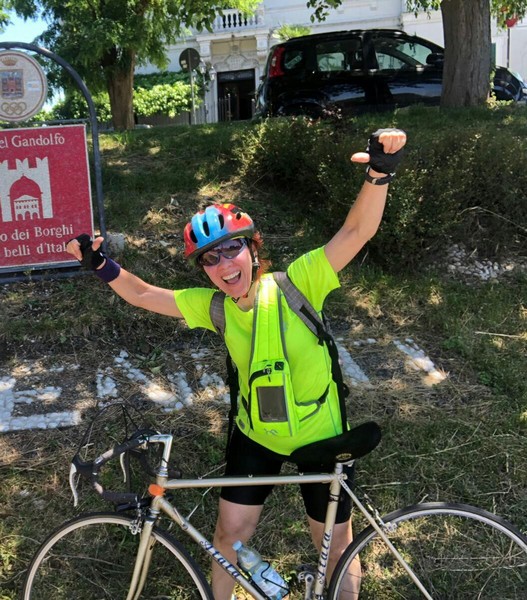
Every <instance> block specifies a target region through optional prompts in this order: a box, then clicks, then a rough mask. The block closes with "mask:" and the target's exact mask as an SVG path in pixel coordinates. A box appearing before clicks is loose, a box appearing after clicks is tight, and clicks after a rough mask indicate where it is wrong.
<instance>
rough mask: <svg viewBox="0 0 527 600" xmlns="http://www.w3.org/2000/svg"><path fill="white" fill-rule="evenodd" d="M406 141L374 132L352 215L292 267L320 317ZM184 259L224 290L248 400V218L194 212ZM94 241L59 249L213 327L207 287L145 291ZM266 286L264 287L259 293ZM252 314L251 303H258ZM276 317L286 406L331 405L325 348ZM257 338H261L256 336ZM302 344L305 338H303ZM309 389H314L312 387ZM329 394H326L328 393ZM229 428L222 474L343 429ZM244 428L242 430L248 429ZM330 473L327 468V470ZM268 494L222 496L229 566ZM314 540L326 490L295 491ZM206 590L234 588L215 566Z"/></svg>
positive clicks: (271, 468)
mask: <svg viewBox="0 0 527 600" xmlns="http://www.w3.org/2000/svg"><path fill="white" fill-rule="evenodd" d="M405 143H406V134H405V133H404V132H403V131H401V130H397V129H383V130H379V131H377V132H375V133H374V134H373V135H372V136H371V137H370V140H369V144H368V148H367V152H365V153H364V152H358V153H355V154H353V156H352V157H351V160H352V162H358V163H369V164H368V167H367V170H366V181H365V183H364V185H363V186H362V188H361V191H360V193H359V195H358V197H357V199H356V201H355V203H354V204H353V206H352V207H351V209H350V211H349V213H348V215H347V217H346V219H345V221H344V224H343V225H342V227H341V228H340V229H339V230H338V231H337V233H336V234H335V235H334V236H333V237H332V238H331V240H330V241H329V242H328V243H327V244H326V245H325V246H324V247H322V248H318V249H316V250H314V251H312V252H309V253H307V254H306V255H304V256H302V257H300V258H299V259H297V260H295V261H294V262H293V263H292V264H291V265H290V266H289V268H288V270H287V273H288V275H289V277H290V279H291V280H292V281H293V283H294V284H295V285H296V287H297V288H298V289H300V291H301V292H302V293H303V294H304V295H305V296H306V297H307V299H308V300H309V302H310V303H311V304H312V305H313V307H314V308H315V309H316V310H317V311H320V310H321V309H322V305H323V302H324V300H325V298H326V296H327V294H328V293H329V292H330V291H331V290H333V289H335V288H337V287H338V286H339V282H338V278H337V275H336V274H337V273H338V272H339V271H341V270H342V269H343V268H344V267H345V266H346V265H347V264H348V263H349V262H350V261H351V260H352V259H353V258H354V257H355V256H356V254H357V253H358V252H359V250H360V249H361V248H362V247H363V246H364V244H365V243H366V242H367V241H368V240H369V239H370V238H371V237H372V236H373V235H374V234H375V233H376V231H377V229H378V227H379V224H380V222H381V218H382V214H383V211H384V206H385V202H386V197H387V184H388V183H389V182H390V181H391V179H392V178H393V175H394V171H395V168H396V166H397V164H398V163H399V161H400V160H401V157H402V148H403V146H404V145H405ZM184 237H185V255H186V256H187V257H188V258H190V259H193V260H195V261H196V262H197V264H198V265H200V266H201V267H202V269H203V270H204V272H205V274H206V275H207V277H208V278H209V280H210V282H211V283H212V284H213V285H214V286H215V287H216V288H218V289H219V290H220V291H222V292H224V294H225V295H226V300H225V302H224V310H225V319H226V323H227V325H226V330H225V342H226V344H227V347H228V349H229V352H230V354H231V356H232V359H233V361H234V363H235V364H236V366H237V368H238V374H239V384H240V394H241V398H242V399H243V398H247V395H248V394H249V393H250V389H249V388H250V386H249V381H248V380H249V377H248V373H249V367H250V364H249V363H250V356H251V343H252V344H253V346H254V341H253V340H252V337H253V324H254V323H255V322H256V321H255V320H254V315H253V313H255V312H260V309H259V310H258V311H254V310H253V309H254V307H255V303H256V302H259V300H257V298H258V296H257V293H258V290H259V288H261V287H262V283H263V281H265V278H264V279H262V271H263V269H262V267H261V265H260V262H259V258H258V250H259V248H260V246H261V238H260V236H259V235H258V234H255V231H254V224H253V221H252V219H251V218H250V217H249V216H248V215H247V214H246V213H244V212H243V211H242V210H240V209H238V208H237V207H235V206H233V205H231V204H228V205H214V206H210V207H207V209H205V210H204V211H200V212H199V213H197V214H196V215H194V217H193V218H192V220H191V222H190V223H188V224H187V226H186V227H185V234H184ZM102 242H103V238H101V237H98V238H97V239H95V240H94V241H93V243H92V241H91V240H90V238H89V237H88V236H87V235H82V236H79V237H78V238H75V239H73V240H71V241H70V242H68V244H67V251H68V252H69V253H70V254H72V255H73V256H75V257H76V258H77V259H78V260H80V261H81V262H83V264H87V265H88V266H90V267H91V268H92V269H93V270H94V271H95V272H96V274H97V275H98V276H99V277H100V278H101V279H102V280H103V281H105V282H107V283H109V285H110V287H111V288H112V289H113V290H114V291H115V292H116V293H117V294H118V295H119V296H121V297H122V298H124V300H126V301H127V302H129V303H130V304H133V305H134V306H138V307H141V308H145V309H147V310H150V311H153V312H156V313H160V314H163V315H168V316H171V317H179V318H183V319H185V320H186V322H187V324H188V325H189V326H190V327H205V328H208V329H211V330H213V331H214V330H215V329H214V325H213V324H212V321H211V318H210V304H211V301H212V296H213V295H214V290H213V289H205V288H194V289H188V290H177V291H175V292H174V291H173V290H168V289H162V288H158V287H155V286H153V285H150V284H148V283H146V282H144V281H142V280H141V279H139V278H138V277H136V276H134V275H132V274H131V273H129V272H128V271H126V270H125V269H123V268H121V267H120V265H118V264H117V263H116V262H114V261H113V260H111V259H109V258H106V257H105V256H104V254H102V252H100V250H99V248H100V246H101V244H102ZM264 287H265V286H264ZM258 306H259V304H258ZM282 310H283V311H284V312H285V316H284V319H285V321H286V324H285V331H286V333H285V334H284V335H285V344H284V345H285V346H286V347H287V356H288V367H289V368H290V371H291V381H292V388H293V390H294V397H295V400H299V404H301V403H302V401H303V400H309V399H312V398H318V397H319V396H320V394H326V396H327V397H326V396H324V401H323V405H324V407H331V405H332V403H333V405H334V401H335V398H334V397H333V396H332V395H334V393H335V391H334V389H333V388H332V389H330V390H329V391H327V390H326V391H324V389H323V387H322V388H321V387H320V381H319V380H324V383H323V386H324V385H326V382H327V380H328V378H331V373H330V372H331V366H330V361H329V360H328V356H327V354H324V353H325V352H326V349H325V348H324V347H321V346H320V345H319V344H318V343H317V340H316V339H315V338H314V336H312V334H310V333H308V330H307V327H305V325H304V324H303V323H302V322H301V321H300V320H299V319H298V317H296V315H291V311H288V309H287V305H285V306H283V309H282ZM256 333H258V335H260V336H262V332H256ZM309 336H311V338H309ZM317 386H318V389H317ZM328 387H329V386H328ZM239 409H240V413H239V414H238V417H237V420H236V424H237V427H236V428H235V431H234V433H233V435H232V438H231V440H230V443H229V449H228V450H229V451H228V457H227V467H226V474H228V475H231V476H232V475H237V474H238V475H247V474H253V475H258V474H273V473H277V472H278V471H279V470H280V467H281V464H282V462H283V461H284V460H285V459H287V456H288V455H289V454H290V452H291V451H292V449H295V448H296V447H300V446H302V445H304V444H305V443H308V442H314V441H317V440H319V439H326V438H328V437H332V436H335V435H338V434H339V433H341V432H342V424H341V422H340V421H339V419H337V418H334V417H335V415H334V414H331V410H330V408H329V409H328V410H329V411H330V412H327V411H326V412H325V413H324V412H323V411H320V412H317V413H316V415H315V416H314V417H313V418H312V419H308V420H307V422H309V423H310V424H309V425H308V426H306V427H305V428H303V429H300V430H299V431H298V432H297V433H294V434H293V435H292V436H290V437H287V436H286V437H282V438H279V437H277V436H273V435H270V436H265V435H264V434H262V433H257V432H256V427H255V428H254V430H253V428H252V427H251V425H250V424H249V423H250V417H248V415H247V412H245V414H244V411H243V407H241V406H240V407H239ZM248 424H249V425H248ZM331 466H332V465H330V466H329V467H331ZM270 491H271V490H270V488H262V487H260V486H258V487H245V488H244V487H239V488H238V487H237V488H223V489H222V492H221V498H220V504H219V510H218V521H217V525H216V532H215V536H214V545H215V547H216V548H217V549H218V550H219V551H220V552H221V553H222V554H223V555H224V556H225V557H226V558H228V559H229V560H230V561H231V562H235V560H236V556H235V552H234V550H233V549H232V545H233V543H234V542H235V541H236V540H241V541H243V542H246V541H247V540H248V539H249V538H250V537H251V535H252V534H253V532H254V530H255V528H256V526H257V524H258V521H259V518H260V515H261V512H262V509H263V504H264V500H265V498H266V496H267V495H268V493H269V492H270ZM302 495H303V499H304V504H305V506H306V512H307V518H308V522H309V526H310V530H311V535H312V538H313V542H314V543H315V545H316V546H317V548H319V549H320V544H321V537H322V531H323V526H324V525H323V522H324V516H325V513H324V509H325V506H326V503H327V495H328V489H327V486H325V485H309V486H304V488H303V489H302ZM351 539H352V534H351V506H350V503H349V498H348V497H347V495H344V498H343V499H342V502H340V505H339V509H338V515H337V525H336V526H335V530H334V533H333V540H332V546H331V552H330V556H329V564H328V577H331V573H332V572H333V570H334V567H335V565H336V563H337V561H338V559H339V557H340V556H341V554H342V552H343V551H344V549H345V548H346V547H347V546H348V544H349V543H350V542H351ZM346 587H347V590H348V594H347V598H349V599H356V598H358V595H359V587H360V565H359V564H358V563H357V564H354V565H352V567H351V568H350V573H349V576H348V583H347V586H346ZM212 588H213V593H214V597H215V599H216V600H227V599H228V598H230V596H231V594H232V590H233V580H232V579H231V577H230V576H229V575H227V574H226V573H225V572H224V571H223V570H222V569H221V568H220V567H219V566H218V565H217V564H216V563H214V564H213V566H212Z"/></svg>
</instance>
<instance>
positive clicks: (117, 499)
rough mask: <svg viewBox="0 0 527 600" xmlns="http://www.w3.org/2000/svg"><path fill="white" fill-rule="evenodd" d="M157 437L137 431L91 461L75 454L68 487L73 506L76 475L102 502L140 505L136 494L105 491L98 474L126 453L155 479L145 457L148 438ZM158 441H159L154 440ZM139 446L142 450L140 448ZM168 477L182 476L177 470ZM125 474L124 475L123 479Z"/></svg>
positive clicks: (154, 474)
mask: <svg viewBox="0 0 527 600" xmlns="http://www.w3.org/2000/svg"><path fill="white" fill-rule="evenodd" d="M156 435H158V434H157V432H155V431H153V430H139V431H136V432H135V433H134V434H133V436H132V437H131V438H129V439H128V440H126V441H125V442H123V443H121V444H117V445H116V446H113V447H112V448H109V449H108V450H106V452H104V453H103V454H101V455H100V456H98V457H97V458H96V459H95V460H93V461H82V460H81V458H80V456H79V453H78V452H77V453H76V454H75V456H74V457H73V459H72V461H71V467H70V486H71V490H72V493H73V497H74V505H75V506H77V504H78V494H77V489H76V485H75V482H74V475H75V474H76V473H78V474H79V475H81V476H82V477H85V478H86V479H89V480H90V481H91V484H92V486H93V488H94V489H95V491H96V492H97V493H98V494H99V495H100V496H101V498H103V500H107V501H109V502H113V503H114V504H130V505H131V506H138V505H139V504H140V500H141V499H140V497H139V495H138V494H136V493H134V492H113V491H110V490H105V489H104V488H103V486H102V484H101V482H100V481H99V474H100V471H101V469H102V467H103V466H104V465H105V464H106V463H107V462H109V461H110V460H112V459H113V458H117V457H121V456H122V455H124V454H126V453H127V452H132V451H134V450H136V452H134V455H135V456H136V458H138V460H139V463H140V464H141V467H142V468H143V470H144V471H145V473H147V474H148V475H151V476H152V477H156V476H157V475H158V473H157V471H156V469H154V468H153V467H152V465H151V464H150V463H149V461H148V459H147V456H146V447H147V445H148V443H149V441H150V438H151V437H153V436H156ZM156 441H159V440H156ZM141 446H142V447H143V448H141ZM167 473H168V476H169V477H172V478H174V479H179V478H181V476H182V474H181V471H179V470H169V471H167ZM126 477H127V474H125V478H126Z"/></svg>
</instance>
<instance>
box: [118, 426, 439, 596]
mask: <svg viewBox="0 0 527 600" xmlns="http://www.w3.org/2000/svg"><path fill="white" fill-rule="evenodd" d="M148 443H159V444H162V445H163V456H162V459H161V466H160V468H159V469H158V473H157V477H156V486H157V488H156V489H158V490H159V494H157V493H156V494H155V495H153V498H152V503H151V505H150V507H149V509H148V512H147V516H146V519H145V520H144V523H143V527H142V530H141V534H140V535H141V538H140V543H139V548H138V552H137V558H136V561H135V566H134V572H133V575H132V581H131V584H130V590H129V593H128V596H127V597H126V600H137V599H138V598H139V596H140V595H141V592H142V590H143V587H144V585H145V582H146V578H147V575H148V568H149V565H150V559H151V556H152V552H153V549H154V544H153V543H152V542H151V533H152V529H153V527H154V525H155V523H156V521H157V519H158V517H159V515H160V514H161V513H164V514H165V515H167V516H168V517H169V518H170V519H171V520H172V521H174V522H175V523H176V524H177V525H178V526H179V527H180V528H181V529H182V530H183V531H184V532H185V533H186V534H187V535H189V536H190V537H191V538H192V539H193V540H194V541H195V542H196V543H197V544H198V545H199V546H200V547H201V548H202V549H203V550H204V551H205V552H206V553H207V554H208V555H209V556H210V557H211V558H212V559H213V560H215V561H216V562H217V563H218V564H219V565H220V566H221V567H222V568H223V569H224V570H225V571H226V572H227V573H228V574H229V575H230V576H231V577H232V578H233V579H234V580H235V581H236V582H237V583H238V584H239V585H240V586H241V587H242V588H243V589H244V590H246V591H247V592H248V593H250V594H251V595H252V596H253V597H254V598H256V600H267V597H266V596H263V595H262V594H261V593H260V592H259V590H258V589H257V588H255V587H254V585H253V584H252V583H251V582H250V581H249V580H248V579H246V578H245V577H244V576H243V575H242V574H241V573H240V572H239V571H238V569H237V568H236V567H235V566H234V565H233V564H232V563H231V562H230V561H229V560H227V559H226V558H225V557H224V556H223V555H222V554H221V552H219V550H217V549H216V548H215V547H214V545H213V544H212V543H211V542H210V541H209V540H208V539H207V538H205V537H204V536H203V535H202V534H201V532H200V531H199V530H198V529H196V528H195V527H194V526H193V525H192V524H191V523H190V521H189V520H188V519H187V518H185V517H184V516H183V515H182V514H181V513H180V512H179V510H178V509H177V508H176V507H175V506H173V505H172V504H171V503H170V502H169V501H168V500H167V499H166V498H165V497H164V496H163V493H164V492H163V490H180V489H190V488H192V489H197V488H218V487H234V486H239V485H244V486H246V485H249V486H259V485H290V484H294V483H329V484H330V488H329V500H328V507H327V511H326V518H325V524H324V533H323V536H322V541H321V550H320V554H319V558H318V565H317V569H316V575H315V586H314V590H313V594H312V595H311V598H313V599H314V600H322V598H323V592H324V586H325V582H326V573H327V566H328V558H329V551H330V548H331V540H332V537H333V529H334V526H335V519H336V515H337V508H338V499H339V496H340V492H341V489H344V490H345V491H346V493H347V494H348V495H349V496H350V498H351V500H352V502H353V504H354V505H355V506H356V507H357V508H358V509H359V510H360V512H361V513H362V514H363V515H364V517H365V518H366V520H367V521H368V523H370V525H371V526H372V527H373V528H374V529H375V530H376V531H377V533H378V534H379V536H380V537H381V539H382V540H383V541H384V543H385V544H386V545H387V547H388V548H389V550H390V551H391V552H392V553H393V555H394V556H395V558H396V559H397V560H398V561H399V563H400V564H401V566H402V567H403V568H404V569H405V571H406V572H407V573H408V575H409V576H410V577H411V579H412V581H413V582H414V583H415V585H416V586H417V587H418V588H419V590H420V591H421V592H422V594H423V597H424V598H426V599H427V600H433V598H432V596H430V594H429V593H428V592H427V590H426V588H425V587H424V586H423V584H422V583H421V582H420V581H419V579H418V578H417V576H416V575H415V573H414V572H413V571H412V569H411V568H410V567H409V565H408V564H407V562H406V561H405V560H404V558H403V557H402V556H401V554H400V553H399V552H398V550H397V549H396V548H395V547H394V545H393V544H392V543H391V542H390V540H389V539H388V537H387V536H386V533H385V532H384V530H383V525H384V524H383V522H382V520H381V519H379V520H378V521H377V520H376V519H375V518H374V517H373V516H372V515H371V513H370V511H369V510H368V509H367V508H366V507H365V506H364V505H363V504H362V503H361V502H360V500H359V499H358V498H357V496H356V495H355V494H354V493H353V491H352V490H351V489H350V488H349V486H348V485H347V484H346V479H347V476H346V475H345V473H343V465H344V464H349V465H351V464H353V461H349V462H348V463H336V464H335V469H334V471H333V473H317V474H310V475H303V474H299V475H277V476H262V477H250V476H249V477H216V478H210V479H209V478H199V479H168V470H167V467H166V465H168V462H169V458H170V452H171V447H172V436H171V435H163V434H161V435H153V436H150V438H149V441H148Z"/></svg>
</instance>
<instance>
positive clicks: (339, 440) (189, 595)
mask: <svg viewBox="0 0 527 600" xmlns="http://www.w3.org/2000/svg"><path fill="white" fill-rule="evenodd" d="M380 437H381V436H380V429H379V427H378V425H377V424H376V423H373V422H368V423H364V424H362V425H360V426H359V427H355V428H354V429H351V430H350V431H348V432H346V433H344V434H342V435H340V436H338V437H336V438H332V439H330V440H323V441H320V442H316V443H314V444H309V445H308V446H304V447H303V448H300V449H298V450H296V451H295V452H294V453H293V455H292V456H291V459H292V460H293V461H302V462H304V463H305V462H306V460H308V459H310V460H312V459H313V457H314V456H315V457H317V459H321V460H327V459H328V458H329V457H331V459H332V462H334V464H335V467H334V469H333V471H332V472H329V473H318V472H317V473H299V474H298V475H278V476H272V477H267V476H265V477H260V476H259V477H250V476H249V477H204V478H194V479H186V478H183V477H182V476H181V473H179V472H177V471H173V470H171V469H169V465H170V464H171V452H172V447H173V444H174V436H173V435H171V434H163V433H160V432H157V431H154V430H150V429H141V428H139V429H137V431H135V432H134V433H133V434H131V435H129V436H128V437H127V439H125V441H124V442H123V443H120V444H117V445H114V446H112V447H111V448H110V449H109V450H107V451H106V452H104V453H103V454H101V455H100V456H98V457H97V458H96V459H95V460H93V461H89V462H83V461H81V460H80V458H79V454H77V455H76V456H75V458H74V460H73V467H72V477H71V481H72V482H74V481H75V476H76V475H77V474H79V473H80V474H83V475H85V476H87V477H88V478H89V479H90V480H91V483H92V485H93V487H94V488H95V489H96V491H97V492H98V493H99V494H100V495H101V496H102V497H103V498H104V499H105V500H109V501H111V502H113V503H114V505H115V506H116V510H115V511H114V512H103V513H90V514H82V515H80V516H78V517H76V518H74V519H72V520H70V521H68V522H66V523H64V524H63V525H61V526H60V527H59V528H58V529H57V530H56V531H54V532H53V533H51V535H49V536H48V538H47V539H46V540H45V541H44V542H43V543H42V545H41V546H40V547H39V549H38V550H37V552H36V554H35V555H34V557H33V559H32V561H31V563H30V565H29V567H28V570H27V573H26V577H25V581H24V584H23V591H22V599H23V600H72V599H74V600H103V599H104V600H145V599H149V600H193V599H195V598H206V599H213V595H212V591H211V588H210V585H209V582H208V580H207V578H206V576H205V574H204V573H203V570H202V568H200V566H198V563H197V562H196V560H195V558H194V557H193V555H192V552H193V550H195V549H196V548H199V549H200V551H201V552H204V553H206V554H207V555H208V556H209V557H210V558H211V559H212V560H214V561H216V562H217V563H218V564H219V565H221V566H222V567H223V569H225V571H227V572H228V573H229V574H230V576H231V577H232V578H233V579H234V580H235V581H236V583H237V584H238V585H239V586H241V588H243V589H244V590H245V591H246V593H247V594H248V595H250V596H252V597H254V598H255V599H256V600H266V598H267V597H266V596H265V595H264V594H263V593H262V591H261V590H260V589H259V588H258V587H257V586H256V585H255V584H254V583H252V582H251V580H250V578H249V577H248V576H246V574H244V573H243V572H241V569H239V568H238V567H237V566H236V565H234V564H232V563H230V562H229V561H228V560H227V559H226V558H225V557H224V556H222V555H221V553H220V552H219V551H218V550H217V549H216V548H215V547H214V545H213V544H212V543H211V542H210V541H209V540H208V539H206V538H205V536H204V535H203V534H202V533H201V532H200V531H199V530H198V529H197V528H196V527H195V526H194V525H193V524H192V523H191V522H190V518H191V517H192V514H190V515H189V516H187V517H186V516H184V515H183V514H182V510H181V509H180V508H178V506H180V497H181V494H182V493H184V492H185V490H187V491H188V490H193V489H194V490H195V489H205V488H206V489H209V488H219V487H221V486H235V485H269V484H272V485H291V484H298V483H328V484H329V485H330V494H329V501H328V507H327V514H326V520H325V528H324V535H323V540H322V548H321V551H320V555H319V558H318V564H317V565H316V566H314V567H313V568H307V567H305V566H304V567H302V568H301V569H300V570H299V572H298V581H299V582H300V584H298V585H297V586H295V589H294V590H292V591H291V593H290V595H289V598H291V599H293V598H297V597H301V598H303V599H304V600H322V599H327V600H331V599H337V598H340V597H341V592H342V586H343V582H344V581H345V578H346V574H347V573H348V570H349V568H350V565H351V563H352V561H353V560H354V559H355V558H356V557H357V556H360V561H361V568H362V578H361V592H360V598H361V600H368V599H372V600H373V599H375V600H385V599H386V600H388V599H394V600H395V599H397V600H399V599H408V600H413V599H416V600H417V599H419V600H420V599H422V598H426V599H428V600H431V599H433V600H448V599H451V600H454V599H455V600H471V599H473V600H485V599H489V600H490V599H491V598H492V599H493V600H495V599H496V598H499V599H500V600H522V599H525V598H527V568H526V565H527V537H526V536H525V535H524V534H523V533H522V532H521V531H520V530H519V529H517V528H516V527H515V526H513V525H512V524H510V523H509V522H507V521H505V520H504V519H502V518H500V517H499V516H496V515H495V514H492V513H490V512H488V511H486V510H482V509H480V508H476V507H473V506H468V505H464V504H453V503H446V502H427V503H419V504H414V505H412V506H408V507H406V508H402V509H399V510H396V511H394V512H391V513H390V514H388V515H386V516H381V515H380V512H379V510H378V509H377V508H375V507H374V506H373V505H372V503H371V501H370V500H369V498H368V497H367V495H366V494H364V497H363V498H362V496H361V498H362V499H359V497H358V496H357V495H356V493H355V491H354V490H352V489H351V487H350V485H349V482H348V481H347V477H346V475H345V473H344V466H345V465H351V464H353V462H354V461H355V460H357V459H358V458H361V457H362V456H364V455H366V454H368V453H369V452H371V451H372V450H373V449H374V448H375V447H376V446H377V444H378V443H379V441H380ZM153 453H155V460H154V463H152V456H151V455H152V454H153ZM117 458H119V459H120V460H121V461H122V464H123V466H126V465H128V464H129V461H130V460H132V459H133V458H137V459H138V460H139V463H140V465H141V469H142V470H143V471H144V472H145V473H147V474H148V477H149V479H150V481H151V483H150V484H149V487H148V494H147V495H140V494H137V493H134V492H130V491H126V492H114V491H110V490H108V489H105V487H104V481H103V483H101V480H104V473H103V472H102V467H103V466H105V465H108V463H109V461H111V460H113V459H117ZM125 472H126V469H125ZM74 489H75V486H74ZM341 489H343V490H345V492H346V493H347V494H349V496H350V498H351V500H352V502H353V505H354V507H355V508H354V510H355V511H359V512H360V513H361V514H362V515H363V516H364V518H365V519H366V521H367V522H368V525H367V526H366V528H365V529H364V530H363V531H361V532H360V533H359V534H358V535H356V536H355V538H354V540H353V542H352V543H351V544H350V545H349V547H348V548H347V549H346V550H345V552H344V553H343V555H342V557H341V559H340V561H339V562H338V564H337V566H336V568H335V570H334V573H333V576H332V578H331V580H330V581H329V582H328V581H326V573H327V556H328V553H329V548H330V545H331V538H332V531H333V527H334V524H335V515H336V510H337V501H336V499H338V497H339V494H340V491H341ZM165 523H167V524H168V525H169V526H170V527H173V529H175V530H176V531H178V532H180V533H178V536H179V538H183V539H184V540H185V544H183V543H182V541H181V539H176V537H175V536H174V534H173V533H172V532H168V531H167V530H166V528H164V527H163V525H164V524H165ZM175 526H177V527H175ZM178 528H179V529H178ZM298 589H299V590H300V591H299V592H298V591H297V590H298Z"/></svg>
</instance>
